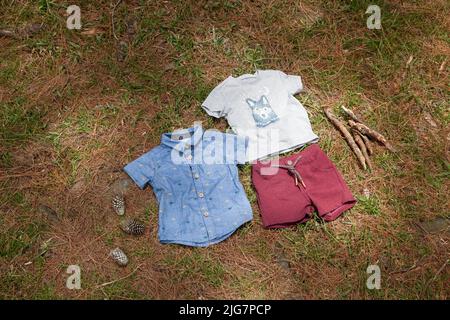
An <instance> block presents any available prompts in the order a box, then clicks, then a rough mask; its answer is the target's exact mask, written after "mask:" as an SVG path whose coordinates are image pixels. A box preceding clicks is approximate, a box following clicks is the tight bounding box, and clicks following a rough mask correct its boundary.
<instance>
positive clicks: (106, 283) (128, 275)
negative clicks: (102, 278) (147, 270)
mask: <svg viewBox="0 0 450 320" xmlns="http://www.w3.org/2000/svg"><path fill="white" fill-rule="evenodd" d="M141 266H142V264H140V265H138V266H137V267H136V269H134V270H133V271H132V272H130V273H129V274H127V275H126V276H125V277H122V278H119V279H116V280H113V281H109V282H105V283H102V284H100V285H98V286H97V287H96V289H99V288H103V287H106V286H109V285H111V284H113V283H116V282H119V281H122V280H124V279H126V278H129V277H131V276H132V275H133V274H134V273H135V272H136V271H138V269H139V268H140V267H141Z"/></svg>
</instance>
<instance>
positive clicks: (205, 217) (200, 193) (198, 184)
mask: <svg viewBox="0 0 450 320" xmlns="http://www.w3.org/2000/svg"><path fill="white" fill-rule="evenodd" d="M189 167H190V170H191V174H192V180H193V183H194V186H195V189H196V191H197V197H198V200H199V202H200V206H199V209H200V210H199V211H200V212H199V213H200V214H201V215H202V221H203V225H204V226H205V229H206V234H207V237H208V239H211V223H210V221H209V220H210V218H209V215H210V213H209V211H208V206H207V201H206V197H205V192H204V187H203V183H202V179H200V174H199V171H198V168H196V166H194V165H189Z"/></svg>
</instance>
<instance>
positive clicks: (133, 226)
mask: <svg viewBox="0 0 450 320" xmlns="http://www.w3.org/2000/svg"><path fill="white" fill-rule="evenodd" d="M120 228H121V229H122V230H123V231H124V232H125V233H128V234H132V235H135V236H140V235H143V234H144V232H145V225H144V224H143V223H141V222H140V221H137V220H135V219H124V220H122V221H121V222H120Z"/></svg>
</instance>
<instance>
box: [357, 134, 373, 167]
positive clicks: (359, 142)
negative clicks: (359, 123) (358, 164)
mask: <svg viewBox="0 0 450 320" xmlns="http://www.w3.org/2000/svg"><path fill="white" fill-rule="evenodd" d="M352 134H353V139H355V142H356V144H357V145H358V147H359V149H361V152H362V154H363V156H364V160H366V164H367V167H368V168H369V169H370V170H372V162H371V161H370V158H369V154H368V153H367V148H366V144H365V143H364V141H363V139H362V138H361V136H360V133H359V132H358V131H357V130H356V129H352Z"/></svg>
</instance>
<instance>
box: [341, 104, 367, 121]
mask: <svg viewBox="0 0 450 320" xmlns="http://www.w3.org/2000/svg"><path fill="white" fill-rule="evenodd" d="M341 109H342V110H343V111H344V112H345V114H346V115H347V116H349V117H350V118H351V119H352V120H353V121H356V122H359V123H363V122H362V121H361V120H359V118H358V117H357V116H356V114H354V113H353V111H352V110H350V109H347V108H346V107H344V106H341Z"/></svg>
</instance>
